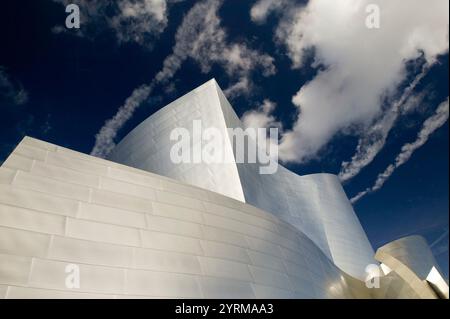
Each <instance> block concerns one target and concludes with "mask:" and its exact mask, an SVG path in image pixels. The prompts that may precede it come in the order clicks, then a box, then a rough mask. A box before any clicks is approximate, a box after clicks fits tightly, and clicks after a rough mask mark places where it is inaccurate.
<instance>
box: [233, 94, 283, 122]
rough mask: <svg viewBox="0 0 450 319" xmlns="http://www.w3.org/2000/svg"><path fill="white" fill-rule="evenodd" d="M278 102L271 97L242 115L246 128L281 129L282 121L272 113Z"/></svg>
mask: <svg viewBox="0 0 450 319" xmlns="http://www.w3.org/2000/svg"><path fill="white" fill-rule="evenodd" d="M275 107H276V104H275V103H274V102H272V101H270V100H269V99H265V100H264V101H263V103H262V104H261V105H260V106H259V107H258V109H256V110H251V111H247V112H245V113H244V114H243V115H242V117H241V120H242V123H243V124H244V127H245V128H249V127H250V128H254V129H258V128H271V127H276V128H279V129H281V127H282V126H281V123H280V122H278V121H277V120H276V119H275V117H274V116H273V115H271V113H272V112H273V110H274V109H275Z"/></svg>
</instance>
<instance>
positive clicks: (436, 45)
mask: <svg viewBox="0 0 450 319" xmlns="http://www.w3.org/2000/svg"><path fill="white" fill-rule="evenodd" d="M258 3H263V2H262V1H260V2H258ZM265 3H266V2H265ZM267 3H268V2H267ZM372 3H375V4H378V5H379V7H380V10H381V27H380V28H379V29H368V28H367V27H366V25H365V20H366V15H367V14H366V12H365V8H366V6H367V5H368V4H372ZM448 6H449V2H448V1H447V0H430V1H427V2H424V1H421V0H410V1H408V2H404V1H392V0H377V1H375V0H342V1H332V0H310V1H309V2H308V4H307V5H306V6H304V7H300V6H297V7H295V6H294V5H286V8H285V9H283V16H282V18H281V19H280V23H279V26H278V28H277V31H276V39H277V41H278V42H279V43H280V44H282V45H284V46H285V47H286V49H287V53H288V55H289V57H290V58H291V60H292V64H293V68H300V67H302V66H303V65H304V64H305V63H306V62H308V61H309V59H308V57H310V56H312V57H313V62H312V66H314V67H317V70H318V72H317V75H316V76H315V77H314V78H313V79H312V80H311V81H310V82H308V83H306V84H304V85H303V86H302V87H301V88H300V90H299V91H298V92H297V94H295V95H294V96H293V98H292V102H293V103H294V104H295V105H296V106H297V107H298V109H299V117H298V119H297V121H296V122H295V124H294V126H293V129H292V130H291V131H287V132H285V134H284V136H283V138H282V141H281V144H280V158H281V159H282V160H284V161H295V162H304V161H307V160H309V159H311V158H314V157H315V156H317V155H318V153H319V152H320V151H321V150H322V149H323V148H324V147H325V146H326V145H327V143H328V142H329V141H330V140H331V139H332V138H333V137H334V136H336V134H338V133H349V132H350V133H353V134H361V132H364V131H365V130H367V128H368V127H370V125H371V123H372V122H373V120H374V119H376V118H377V117H380V115H381V112H382V105H383V102H384V101H386V99H391V98H392V97H393V96H395V95H397V94H398V92H397V90H398V87H399V85H400V84H401V83H402V82H403V81H404V80H405V79H406V76H407V72H406V69H405V62H407V61H408V60H415V59H417V58H418V57H420V56H421V54H423V57H424V59H425V61H426V62H427V63H428V64H432V63H433V62H434V61H435V58H436V56H437V55H439V54H442V53H445V52H446V51H448V19H449V16H448ZM269 8H272V9H270V10H273V8H274V7H273V6H272V7H270V6H269ZM253 9H254V10H253V11H254V12H253V16H255V15H256V16H258V15H257V14H256V13H255V10H256V9H255V7H254V8H253ZM270 10H268V11H267V12H270ZM277 10H279V9H277ZM259 16H260V17H264V14H262V13H261V14H259Z"/></svg>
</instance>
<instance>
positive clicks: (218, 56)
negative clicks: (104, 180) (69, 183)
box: [91, 0, 275, 157]
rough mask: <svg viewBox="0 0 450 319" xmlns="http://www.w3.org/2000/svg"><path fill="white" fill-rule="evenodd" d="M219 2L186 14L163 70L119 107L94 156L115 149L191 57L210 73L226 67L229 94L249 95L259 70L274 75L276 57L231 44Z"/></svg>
mask: <svg viewBox="0 0 450 319" xmlns="http://www.w3.org/2000/svg"><path fill="white" fill-rule="evenodd" d="M221 4H222V2H221V1H219V0H206V1H202V2H198V3H196V4H195V5H194V6H193V7H192V8H191V9H190V10H189V12H188V13H187V14H186V16H185V17H184V19H183V21H182V23H181V25H180V26H179V27H178V29H177V32H176V35H175V45H174V47H173V48H172V53H171V54H170V55H169V56H168V57H166V58H165V59H164V62H163V67H162V69H161V70H160V71H159V72H158V73H157V74H156V76H155V77H154V79H153V80H152V82H151V83H150V84H148V85H143V86H142V87H140V88H138V89H136V90H135V91H134V92H133V93H132V95H131V96H130V97H129V98H128V99H127V101H126V102H125V104H124V105H123V106H121V107H120V108H119V111H118V112H117V114H116V115H115V116H114V117H113V118H112V119H110V120H108V121H106V123H105V125H104V126H103V127H102V128H101V129H100V132H99V133H98V134H97V135H96V142H95V145H94V148H93V149H92V151H91V154H92V155H95V156H100V157H104V156H106V155H107V154H108V153H109V152H110V151H111V150H112V149H113V148H114V146H115V143H114V139H115V138H116V136H117V133H118V131H119V130H120V129H121V128H122V127H123V125H124V124H125V123H126V121H128V119H129V118H130V117H131V116H132V115H133V113H134V111H135V110H136V108H138V107H139V105H141V104H142V103H143V102H144V101H145V100H146V99H147V98H148V97H149V95H150V94H151V92H152V90H153V87H154V86H155V85H157V84H167V82H168V81H169V80H170V79H171V78H172V77H173V76H174V75H175V73H176V72H177V71H178V70H179V68H180V67H181V65H182V64H183V62H184V61H185V60H187V59H188V58H190V59H192V60H193V61H195V62H196V63H197V64H198V65H199V66H200V69H201V71H202V72H204V73H207V72H208V71H209V70H210V68H211V67H212V65H213V64H218V65H220V66H222V67H223V68H224V70H225V71H226V73H227V74H228V75H229V77H230V78H232V79H236V84H233V85H232V86H231V87H230V88H229V90H228V93H230V94H233V93H234V94H237V92H240V93H248V92H249V90H250V88H251V87H252V82H251V79H250V75H251V74H252V72H253V71H254V70H256V69H260V70H261V71H262V73H263V75H265V76H269V75H271V74H273V73H275V66H274V65H273V58H272V57H271V56H269V55H267V54H262V53H260V52H258V51H255V50H252V49H250V48H249V47H248V46H247V45H246V44H245V43H237V42H230V41H228V39H227V33H226V30H225V29H223V28H222V27H221V25H220V18H219V16H218V15H217V11H218V9H219V7H220V5H221Z"/></svg>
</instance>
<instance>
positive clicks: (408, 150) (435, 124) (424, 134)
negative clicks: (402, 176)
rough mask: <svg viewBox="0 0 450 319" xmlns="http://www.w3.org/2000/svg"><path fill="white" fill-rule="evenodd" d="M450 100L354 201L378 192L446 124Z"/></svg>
mask: <svg viewBox="0 0 450 319" xmlns="http://www.w3.org/2000/svg"><path fill="white" fill-rule="evenodd" d="M448 103H449V100H448V98H447V100H446V101H444V102H442V103H441V104H440V105H439V106H438V107H437V109H436V111H435V113H434V114H433V115H432V116H430V117H429V118H428V119H426V120H425V122H424V123H423V125H422V128H421V130H420V131H419V133H418V134H417V138H416V140H415V141H414V142H412V143H407V144H405V145H403V146H402V148H401V151H400V153H399V154H398V155H397V157H396V158H395V161H394V163H393V164H390V165H389V166H388V167H387V168H386V169H385V170H384V172H382V173H380V174H379V175H378V177H377V179H376V181H375V183H374V185H373V186H372V187H369V188H367V189H365V190H364V191H361V192H359V193H358V194H357V195H356V196H354V197H353V198H352V199H350V201H351V202H352V203H356V202H357V201H358V200H360V199H361V198H362V197H364V196H365V195H367V194H370V193H373V192H376V191H377V190H379V189H380V188H381V187H383V185H384V183H386V181H387V180H388V179H389V178H390V177H391V175H392V174H393V173H394V171H395V170H396V169H397V168H399V167H400V166H402V165H403V164H405V163H406V162H407V161H408V160H409V159H410V158H411V156H412V154H413V153H414V152H415V151H416V150H417V149H419V148H420V147H421V146H423V145H424V144H425V143H426V142H427V141H428V139H429V138H430V136H431V134H433V132H434V131H436V130H437V129H438V128H440V127H441V126H442V125H444V124H445V122H447V120H448V115H449V105H448Z"/></svg>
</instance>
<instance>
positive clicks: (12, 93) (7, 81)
mask: <svg viewBox="0 0 450 319" xmlns="http://www.w3.org/2000/svg"><path fill="white" fill-rule="evenodd" d="M2 101H4V102H6V103H8V104H14V105H22V104H25V103H27V102H28V92H27V91H25V90H24V88H23V87H22V84H21V83H19V82H18V81H14V80H13V79H12V78H11V76H10V75H9V74H8V73H7V72H6V69H5V68H4V67H2V66H0V102H2ZM0 104H2V103H0Z"/></svg>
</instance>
